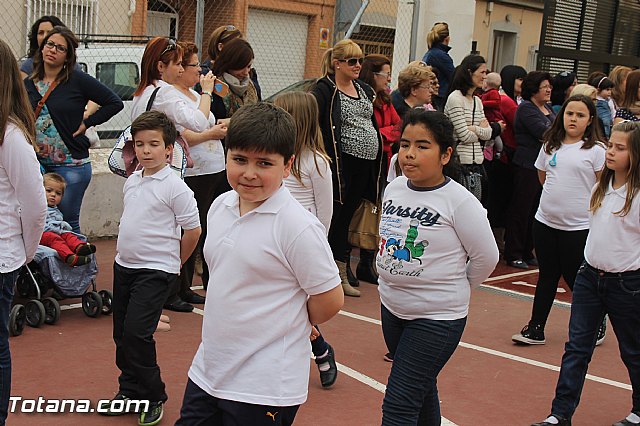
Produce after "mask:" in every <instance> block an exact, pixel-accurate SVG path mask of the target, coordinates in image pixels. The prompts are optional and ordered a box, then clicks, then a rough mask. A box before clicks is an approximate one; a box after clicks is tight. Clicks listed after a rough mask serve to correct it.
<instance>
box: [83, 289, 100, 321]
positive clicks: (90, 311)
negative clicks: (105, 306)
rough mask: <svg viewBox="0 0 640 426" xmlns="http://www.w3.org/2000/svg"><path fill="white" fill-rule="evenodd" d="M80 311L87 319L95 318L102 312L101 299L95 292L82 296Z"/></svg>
mask: <svg viewBox="0 0 640 426" xmlns="http://www.w3.org/2000/svg"><path fill="white" fill-rule="evenodd" d="M82 310H83V311H84V313H85V315H87V316H88V317H92V318H95V317H97V316H98V315H99V314H100V312H101V311H102V297H100V295H99V294H98V292H96V291H89V292H87V293H85V294H83V295H82Z"/></svg>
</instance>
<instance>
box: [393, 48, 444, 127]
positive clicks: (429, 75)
mask: <svg viewBox="0 0 640 426" xmlns="http://www.w3.org/2000/svg"><path fill="white" fill-rule="evenodd" d="M435 78H436V75H435V74H434V73H433V71H432V69H431V67H430V66H428V65H426V64H425V63H424V62H422V61H414V62H410V63H409V65H407V66H406V67H405V68H404V69H403V70H402V71H400V74H398V92H399V93H400V97H394V99H393V101H394V103H393V106H394V107H395V109H396V112H397V113H398V115H399V116H400V118H402V117H404V116H405V114H406V113H407V111H409V110H410V109H411V108H415V107H417V106H424V105H429V104H430V103H431V99H432V96H433V91H432V86H431V83H432V82H433V80H434V79H435Z"/></svg>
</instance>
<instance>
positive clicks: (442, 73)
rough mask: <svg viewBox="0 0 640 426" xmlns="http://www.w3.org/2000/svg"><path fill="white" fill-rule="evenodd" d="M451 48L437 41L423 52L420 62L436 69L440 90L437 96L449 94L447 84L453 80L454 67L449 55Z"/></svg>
mask: <svg viewBox="0 0 640 426" xmlns="http://www.w3.org/2000/svg"><path fill="white" fill-rule="evenodd" d="M450 50H451V48H450V47H449V46H447V45H446V44H442V43H437V44H434V45H433V46H431V49H429V50H428V51H427V53H425V54H424V57H423V58H422V62H424V63H426V64H427V65H430V66H432V67H433V68H435V69H436V70H437V71H438V83H440V90H438V96H440V97H442V98H444V99H446V98H447V96H448V95H449V85H450V84H451V80H453V73H454V72H455V70H456V67H454V66H453V59H451V56H449V53H448V52H449V51H450Z"/></svg>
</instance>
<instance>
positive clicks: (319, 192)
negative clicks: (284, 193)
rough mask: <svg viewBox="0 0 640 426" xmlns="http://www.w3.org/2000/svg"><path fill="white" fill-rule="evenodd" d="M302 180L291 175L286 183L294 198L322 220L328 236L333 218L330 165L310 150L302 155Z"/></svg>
mask: <svg viewBox="0 0 640 426" xmlns="http://www.w3.org/2000/svg"><path fill="white" fill-rule="evenodd" d="M314 157H315V160H314ZM316 162H317V163H318V167H316ZM318 168H319V169H320V172H318ZM300 179H301V180H302V183H300V182H299V181H298V179H296V177H295V176H294V175H293V174H290V175H289V177H287V178H286V179H285V180H284V183H285V185H286V186H287V189H288V190H289V192H290V193H291V195H293V198H295V199H296V200H298V202H299V203H300V204H302V207H304V208H305V209H307V210H309V211H310V212H311V213H313V215H314V216H316V217H317V218H318V219H320V222H321V223H322V225H323V226H324V227H325V229H326V230H327V234H328V233H329V226H330V225H331V216H333V182H332V180H331V168H330V167H329V163H328V162H327V160H326V159H325V158H324V157H323V156H322V155H320V154H317V153H316V154H314V153H313V152H311V151H310V150H307V151H305V152H303V153H302V154H301V155H300Z"/></svg>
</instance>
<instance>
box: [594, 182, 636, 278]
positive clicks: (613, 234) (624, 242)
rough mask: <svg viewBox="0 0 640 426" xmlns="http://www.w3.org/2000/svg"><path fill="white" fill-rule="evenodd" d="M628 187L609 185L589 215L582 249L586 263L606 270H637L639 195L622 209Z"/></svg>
mask: <svg viewBox="0 0 640 426" xmlns="http://www.w3.org/2000/svg"><path fill="white" fill-rule="evenodd" d="M626 197H627V186H626V185H623V186H622V187H620V188H618V189H613V186H612V184H611V183H610V184H609V188H608V189H607V193H606V195H605V197H604V199H603V200H602V205H601V206H600V208H599V209H598V210H596V212H595V214H592V215H590V217H589V236H588V237H587V245H586V246H585V249H584V258H585V260H586V261H587V263H588V264H589V265H591V266H593V267H594V268H596V269H600V270H603V271H607V272H626V271H637V270H639V269H640V196H638V195H636V196H635V197H634V198H633V202H632V203H631V210H629V213H627V215H625V216H622V217H621V216H619V215H617V214H615V212H619V211H620V210H622V207H623V206H624V203H625V200H626Z"/></svg>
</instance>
